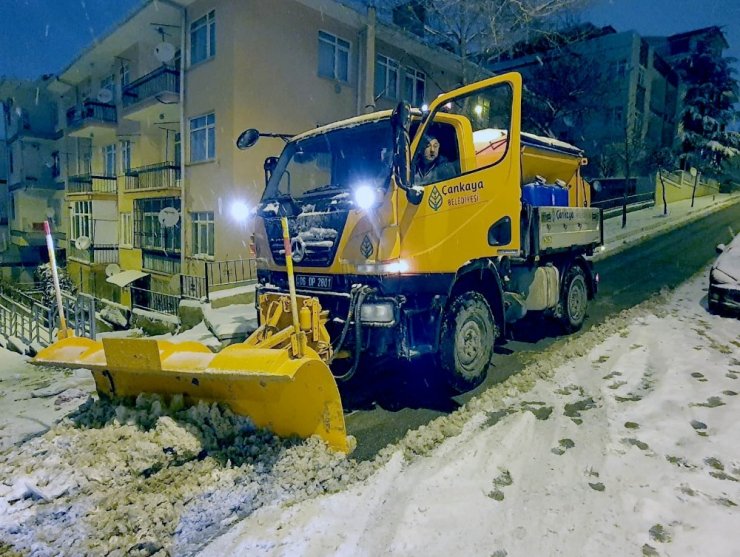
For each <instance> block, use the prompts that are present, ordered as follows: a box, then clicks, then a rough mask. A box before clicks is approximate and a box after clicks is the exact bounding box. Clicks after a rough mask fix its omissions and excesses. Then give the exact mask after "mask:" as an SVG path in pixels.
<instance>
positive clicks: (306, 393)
mask: <svg viewBox="0 0 740 557" xmlns="http://www.w3.org/2000/svg"><path fill="white" fill-rule="evenodd" d="M34 363H36V364H40V365H54V366H63V367H71V368H86V369H90V370H91V371H92V373H93V376H94V378H95V385H96V387H97V390H98V393H100V395H101V396H108V397H110V396H114V397H135V396H138V395H139V394H141V393H156V394H160V395H163V396H165V397H171V396H173V395H178V394H181V395H183V396H184V400H185V402H186V403H189V404H194V403H197V402H198V401H201V400H202V401H204V402H209V403H210V402H222V403H225V404H227V405H228V406H229V407H230V408H231V410H232V411H233V412H234V413H236V414H239V415H242V416H247V417H249V418H250V419H251V420H252V421H253V422H254V424H255V425H256V426H257V427H262V428H266V429H269V430H270V431H272V432H274V433H275V434H276V435H278V436H280V437H290V436H298V437H302V438H308V437H311V436H313V435H318V436H319V437H321V438H322V439H323V440H324V441H325V442H326V443H327V444H328V445H329V446H330V447H331V448H333V449H335V450H338V451H342V452H349V451H350V446H349V442H348V439H347V435H346V431H345V426H344V414H343V411H342V402H341V398H340V396H339V390H338V389H337V385H336V383H335V381H334V378H333V376H332V374H331V371H330V370H329V367H328V366H327V365H326V364H325V363H324V362H323V361H322V359H321V358H320V357H319V356H318V355H317V354H316V352H314V351H313V350H311V349H310V348H308V349H306V350H305V351H304V353H303V356H301V357H292V356H291V353H290V351H289V350H286V349H284V348H259V347H254V346H250V345H247V344H246V343H242V344H235V345H232V346H229V347H227V348H225V349H224V350H222V351H221V352H219V353H218V354H214V353H212V352H211V351H210V350H209V349H208V348H207V347H205V346H204V345H202V344H199V343H197V342H184V343H179V344H176V343H172V342H168V341H161V340H150V339H115V338H104V339H103V341H102V343H101V342H96V341H93V340H90V339H84V338H76V337H72V338H67V339H62V340H59V341H58V342H56V343H54V344H53V345H51V346H49V347H48V348H46V349H44V350H42V351H41V352H39V354H38V355H37V356H36V358H35V359H34Z"/></svg>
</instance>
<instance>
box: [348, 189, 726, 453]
mask: <svg viewBox="0 0 740 557" xmlns="http://www.w3.org/2000/svg"><path fill="white" fill-rule="evenodd" d="M737 223H740V203H737V204H734V205H732V206H730V207H728V208H726V209H724V210H721V211H718V212H716V213H713V214H711V215H710V216H707V217H705V218H702V219H700V220H698V221H696V222H693V223H691V224H688V225H686V226H684V227H682V228H680V229H677V230H674V231H672V232H670V233H667V234H662V235H660V236H658V237H656V238H652V239H650V240H647V241H644V242H641V243H639V244H638V245H635V246H633V247H631V248H629V249H626V250H624V251H622V252H620V253H618V254H617V255H614V256H611V257H608V258H606V259H602V260H600V261H599V262H598V263H597V264H596V270H597V272H599V273H600V275H601V284H600V287H599V293H598V295H597V297H596V299H594V300H592V301H590V302H589V311H588V316H587V319H586V323H585V329H586V330H588V329H589V328H590V327H593V326H596V325H598V324H600V323H603V322H604V321H605V320H607V319H608V318H609V317H610V316H612V315H614V314H615V313H617V312H619V311H622V310H624V309H628V308H631V307H633V306H634V305H636V304H639V303H640V302H642V301H644V300H646V299H648V298H649V297H651V296H654V295H655V294H657V293H659V292H660V291H661V289H663V288H665V287H668V288H673V287H676V286H677V285H680V284H681V283H683V282H684V281H686V280H687V279H689V278H690V277H691V276H692V275H693V274H694V273H696V272H698V271H699V270H700V269H702V268H704V267H705V266H706V265H707V264H708V263H709V262H710V261H712V260H713V259H714V258H715V257H716V255H717V254H716V252H715V245H716V244H718V243H720V242H726V241H727V240H728V238H729V237H730V236H729V232H728V230H729V228H730V227H733V228H734V229H737V228H738V224H737ZM550 325H551V324H550ZM514 334H515V337H514V339H513V340H509V341H508V342H507V343H506V344H505V345H504V346H503V347H502V348H501V349H499V350H498V353H497V355H496V359H495V362H494V369H493V370H492V372H491V373H490V374H489V377H488V379H487V380H486V382H485V383H484V384H483V385H482V386H480V387H478V388H477V389H475V390H473V391H470V392H468V393H465V394H464V395H462V396H459V397H455V399H451V398H450V396H449V393H448V391H447V390H446V389H445V388H444V385H443V382H442V381H440V380H439V378H436V379H437V381H436V382H435V376H434V374H433V373H431V374H430V373H429V372H430V367H431V365H432V364H429V363H426V362H422V363H420V364H419V365H417V366H413V367H412V366H409V365H407V364H405V365H401V366H393V367H392V368H391V369H384V370H383V371H384V372H385V373H384V375H382V376H380V377H378V374H377V373H372V374H368V376H367V377H366V378H365V379H366V380H363V378H362V377H359V376H360V373H358V378H357V379H356V380H355V383H356V384H354V385H348V386H345V385H340V389H341V390H342V397H343V401H344V404H345V407H349V408H352V409H357V410H358V412H356V413H354V414H352V415H351V416H349V417H348V419H347V427H348V429H349V431H350V433H352V434H353V435H355V436H356V437H357V439H358V441H359V443H358V449H357V451H356V456H358V457H359V458H369V459H372V458H373V457H374V456H375V454H376V453H377V451H378V450H380V449H381V448H383V447H385V446H386V445H387V444H388V443H393V442H395V441H398V440H399V439H401V438H402V437H403V436H404V435H405V434H406V432H407V431H408V430H409V429H414V428H417V427H419V426H421V425H423V424H425V423H428V422H429V421H431V420H433V419H434V418H436V417H438V416H441V415H445V414H448V413H449V412H451V411H452V410H454V409H455V408H456V407H457V405H458V404H459V403H463V402H466V401H468V400H470V398H471V397H473V396H477V395H479V394H480V393H481V392H483V391H485V390H486V389H488V388H490V387H491V386H493V385H495V384H496V383H498V382H500V381H502V380H504V379H506V378H507V377H510V376H511V375H513V374H515V373H519V371H520V370H521V369H522V368H523V367H524V366H526V364H527V362H528V361H531V360H532V359H533V358H537V357H538V355H539V353H540V352H541V351H542V350H545V349H546V348H548V347H550V346H552V345H559V344H562V343H563V342H566V341H567V340H568V339H567V338H566V337H563V336H562V334H561V333H560V332H559V331H558V330H557V329H554V328H553V327H551V326H550V327H549V328H548V323H547V322H542V321H540V322H537V321H535V322H534V324H533V323H532V322H531V321H527V320H526V319H525V320H524V321H522V322H521V324H520V325H519V326H518V327H517V328H516V330H515V333H514ZM372 371H376V370H372Z"/></svg>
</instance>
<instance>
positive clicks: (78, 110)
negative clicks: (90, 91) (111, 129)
mask: <svg viewBox="0 0 740 557" xmlns="http://www.w3.org/2000/svg"><path fill="white" fill-rule="evenodd" d="M86 120H93V121H96V122H110V123H113V124H115V123H116V122H117V121H118V116H117V114H116V106H115V105H113V104H108V103H101V102H97V101H85V102H83V103H82V106H73V107H71V108H69V109H68V110H67V127H70V128H75V127H77V126H82V125H84V124H85V121H86Z"/></svg>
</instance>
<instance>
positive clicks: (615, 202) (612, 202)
mask: <svg viewBox="0 0 740 557" xmlns="http://www.w3.org/2000/svg"><path fill="white" fill-rule="evenodd" d="M651 201H652V202H655V192H652V191H650V192H646V193H638V194H635V195H628V196H627V205H628V206H629V205H635V204H637V203H649V202H651ZM623 203H624V197H622V196H620V197H612V198H610V199H602V200H600V201H594V202H593V203H591V206H592V207H599V208H601V209H612V208H613V207H621V206H622V204H623Z"/></svg>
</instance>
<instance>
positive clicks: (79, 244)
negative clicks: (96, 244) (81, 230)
mask: <svg viewBox="0 0 740 557" xmlns="http://www.w3.org/2000/svg"><path fill="white" fill-rule="evenodd" d="M91 245H92V241H91V240H90V238H88V237H87V236H79V237H78V238H77V239H76V240H75V247H76V248H77V249H78V250H81V251H84V250H86V249H88V248H89V247H90V246H91Z"/></svg>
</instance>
